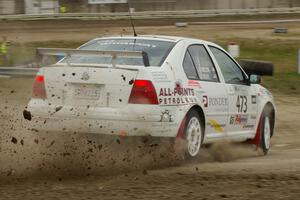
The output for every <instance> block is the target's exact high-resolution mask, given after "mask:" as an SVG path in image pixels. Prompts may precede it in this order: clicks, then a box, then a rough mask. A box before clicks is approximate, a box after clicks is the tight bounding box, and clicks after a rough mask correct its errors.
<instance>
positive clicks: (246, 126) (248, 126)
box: [243, 124, 254, 128]
mask: <svg viewBox="0 0 300 200" xmlns="http://www.w3.org/2000/svg"><path fill="white" fill-rule="evenodd" d="M243 128H254V125H253V124H246V125H244V126H243Z"/></svg>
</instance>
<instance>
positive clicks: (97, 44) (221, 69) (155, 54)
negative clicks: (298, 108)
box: [24, 36, 275, 157]
mask: <svg viewBox="0 0 300 200" xmlns="http://www.w3.org/2000/svg"><path fill="white" fill-rule="evenodd" d="M38 52H39V53H40V54H42V55H60V56H63V58H62V59H61V60H60V61H59V62H57V63H56V64H54V65H51V66H46V67H42V68H40V70H39V72H38V74H37V76H36V78H35V82H34V86H33V95H32V98H31V100H30V102H29V104H28V107H27V110H26V111H24V116H25V118H27V119H32V121H33V125H34V126H35V127H36V128H37V129H45V130H48V131H62V132H63V131H69V132H70V131H76V132H84V133H96V134H110V135H120V136H153V137H173V138H183V139H185V140H186V142H185V144H186V148H185V149H186V150H185V151H186V154H187V155H188V156H189V157H195V156H197V155H198V153H199V150H200V147H201V145H202V144H207V143H213V142H215V141H218V140H223V139H227V140H231V141H240V142H242V141H252V142H253V143H255V144H256V145H258V146H259V147H261V148H262V150H263V151H264V152H265V154H266V153H267V152H268V150H269V149H270V140H271V137H272V135H273V132H274V123H275V104H274V100H273V97H272V95H271V93H270V92H269V91H268V90H267V89H265V88H264V87H262V86H261V85H259V83H260V76H259V75H266V74H264V73H263V71H264V70H262V69H263V67H264V66H263V65H259V64H257V63H256V64H255V65H251V66H250V67H248V68H247V66H245V67H244V68H243V67H241V66H240V65H239V64H238V62H236V61H235V60H234V58H233V57H232V56H230V55H229V54H228V53H227V52H226V51H225V50H224V49H223V48H221V47H220V46H218V45H216V44H214V43H211V42H207V41H203V40H198V39H191V38H181V37H171V36H136V37H133V36H126V37H125V36H122V37H121V36H120V37H104V38H96V39H94V40H91V41H89V42H87V43H86V44H84V45H82V46H81V47H79V48H78V49H45V48H44V49H43V48H40V49H38Z"/></svg>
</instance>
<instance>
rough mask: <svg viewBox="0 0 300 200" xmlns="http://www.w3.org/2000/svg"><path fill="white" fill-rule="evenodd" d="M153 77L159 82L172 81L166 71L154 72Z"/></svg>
mask: <svg viewBox="0 0 300 200" xmlns="http://www.w3.org/2000/svg"><path fill="white" fill-rule="evenodd" d="M152 77H153V79H154V81H155V82H158V83H168V82H171V81H170V80H169V78H168V75H167V74H166V73H165V72H161V71H156V72H152Z"/></svg>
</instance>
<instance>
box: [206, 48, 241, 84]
mask: <svg viewBox="0 0 300 200" xmlns="http://www.w3.org/2000/svg"><path fill="white" fill-rule="evenodd" d="M209 49H210V50H211V52H212V54H213V55H214V57H215V59H216V61H217V63H218V65H219V67H220V69H221V72H222V74H223V77H224V79H225V82H226V83H229V84H245V83H246V78H245V75H244V73H243V72H242V70H241V69H240V68H239V66H238V65H237V64H236V63H235V62H234V61H233V60H232V59H231V58H230V57H229V56H228V55H227V54H226V53H225V52H224V51H222V50H220V49H218V48H216V47H212V46H210V47H209Z"/></svg>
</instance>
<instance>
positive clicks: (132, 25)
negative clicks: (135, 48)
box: [127, 2, 138, 37]
mask: <svg viewBox="0 0 300 200" xmlns="http://www.w3.org/2000/svg"><path fill="white" fill-rule="evenodd" d="M127 5H128V13H129V19H130V23H131V27H132V30H133V35H134V37H136V36H138V35H137V34H136V31H135V27H134V24H133V20H132V15H131V11H130V6H129V2H127Z"/></svg>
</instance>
